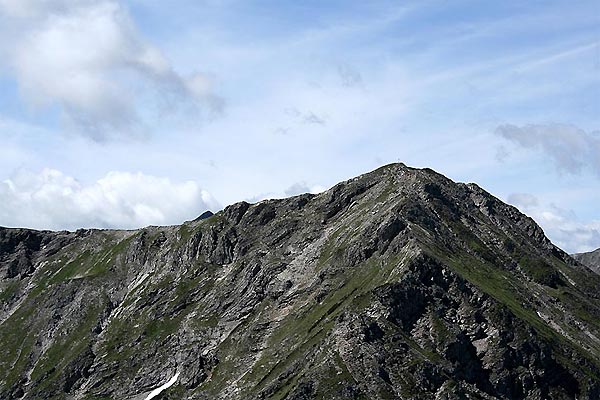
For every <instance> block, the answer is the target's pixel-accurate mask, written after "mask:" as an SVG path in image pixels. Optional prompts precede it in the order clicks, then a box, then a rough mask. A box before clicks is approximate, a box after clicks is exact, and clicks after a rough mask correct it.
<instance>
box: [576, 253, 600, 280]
mask: <svg viewBox="0 0 600 400" xmlns="http://www.w3.org/2000/svg"><path fill="white" fill-rule="evenodd" d="M572 257H573V258H574V259H576V260H577V261H579V262H580V263H582V264H583V265H585V266H587V267H589V268H590V269H591V270H592V271H594V272H595V273H597V274H600V249H596V250H594V251H590V252H588V253H577V254H573V255H572Z"/></svg>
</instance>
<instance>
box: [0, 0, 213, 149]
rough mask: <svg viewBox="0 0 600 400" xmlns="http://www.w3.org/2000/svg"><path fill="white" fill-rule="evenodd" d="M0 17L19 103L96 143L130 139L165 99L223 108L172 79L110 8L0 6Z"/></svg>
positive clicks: (203, 87)
mask: <svg viewBox="0 0 600 400" xmlns="http://www.w3.org/2000/svg"><path fill="white" fill-rule="evenodd" d="M0 13H3V14H4V16H5V17H7V18H8V19H9V20H10V21H12V22H13V23H14V24H15V25H16V26H17V28H16V32H17V33H18V38H16V40H14V43H13V44H12V46H11V51H10V52H9V54H10V55H11V57H12V60H11V61H12V63H11V64H12V65H11V66H12V69H13V72H14V74H15V76H16V78H17V80H18V83H19V87H20V90H21V92H22V95H23V96H24V98H26V99H27V100H28V101H29V102H30V103H32V104H34V105H36V106H56V105H57V106H58V107H59V108H60V109H61V111H62V113H63V116H64V117H65V118H66V120H67V121H66V122H68V123H69V124H74V125H75V126H76V128H78V131H82V132H83V133H85V134H87V135H89V136H91V137H93V138H95V139H104V138H106V137H107V136H111V135H113V134H115V133H117V132H118V133H120V134H123V133H130V134H131V133H132V132H134V131H135V129H134V128H135V127H136V125H138V124H139V123H142V124H143V123H144V122H148V123H150V122H151V121H145V117H144V116H142V115H140V114H141V113H142V112H143V111H145V112H147V110H148V108H149V107H150V109H151V110H152V109H157V108H161V107H164V104H162V103H164V102H165V101H166V100H165V99H168V101H169V102H170V104H169V107H171V109H172V108H173V107H172V105H173V104H172V103H173V100H175V101H179V102H185V103H190V104H192V105H194V106H200V105H205V106H208V107H209V108H210V107H212V108H219V107H222V104H221V102H219V101H217V100H218V99H219V98H218V96H216V95H215V94H214V93H213V87H212V82H211V79H210V78H209V77H208V76H206V75H204V74H202V73H200V72H195V73H193V74H192V75H191V76H190V77H183V76H181V75H180V74H178V73H177V72H175V71H174V69H173V67H172V66H171V64H170V62H169V61H168V60H167V59H166V57H165V56H164V54H163V53H162V52H161V51H160V50H159V49H158V48H156V47H155V46H153V45H152V44H150V43H148V42H147V41H145V40H144V39H143V38H142V37H141V36H140V35H139V33H138V32H137V29H136V27H135V24H134V23H133V21H132V19H131V18H130V17H129V14H128V12H127V10H126V9H125V8H124V7H123V6H122V5H121V4H120V3H119V2H117V1H115V0H100V1H89V0H76V1H65V0H55V1H51V0H50V1H43V0H27V1H25V2H22V1H21V0H19V1H15V0H0ZM142 110H143V111H142ZM171 111H172V110H171ZM148 114H152V112H150V113H148Z"/></svg>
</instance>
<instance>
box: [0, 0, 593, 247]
mask: <svg viewBox="0 0 600 400" xmlns="http://www.w3.org/2000/svg"><path fill="white" fill-rule="evenodd" d="M599 122H600V5H599V3H598V2H597V1H568V2H567V1H528V2H522V1H505V2H481V1H442V0H431V1H427V0H425V1H414V2H411V1H406V2H392V1H370V2H352V1H350V2H349V1H343V2H342V1H328V2H322V1H305V2H287V1H238V0H222V1H217V0H207V1H176V0H174V1H171V2H164V1H157V0H150V1H148V0H144V1H142V0H129V1H117V0H96V1H93V0H45V1H43V0H0V140H1V141H2V145H1V146H0V225H5V226H27V227H33V228H49V229H75V228H77V227H81V226H86V227H123V228H133V227H139V226H144V225H147V224H174V223H180V222H181V221H183V220H185V219H192V218H194V217H195V216H196V215H198V214H200V213H201V212H202V211H204V210H205V209H207V208H210V209H213V210H216V209H219V208H220V207H223V206H225V205H227V204H230V203H233V202H236V201H240V200H250V201H257V200H260V199H263V198H268V197H283V196H287V195H292V194H297V193H299V192H303V191H313V192H317V191H320V190H323V189H325V188H328V187H330V186H331V185H333V184H335V183H336V182H338V181H340V180H343V179H347V178H350V177H352V176H355V175H358V174H361V173H364V172H366V171H369V170H372V169H374V168H377V167H378V166H380V165H382V164H386V163H389V162H395V161H402V162H404V163H406V164H408V165H412V166H417V167H431V168H434V169H436V170H437V171H439V172H441V173H443V174H445V175H447V176H449V177H450V178H452V179H455V180H459V181H468V182H477V183H478V184H480V185H481V186H482V187H484V188H485V189H487V190H488V191H490V192H491V193H493V194H494V195H496V196H498V197H499V198H501V199H502V200H505V201H508V202H510V203H511V204H514V205H516V206H518V207H519V208H520V209H521V210H522V211H523V212H525V213H527V214H528V215H530V216H532V217H533V218H534V219H536V221H538V223H540V225H541V226H542V227H543V228H544V230H545V231H546V233H547V234H548V236H549V237H550V238H551V239H552V240H553V241H554V242H555V243H557V244H558V245H559V246H561V247H563V248H564V249H566V250H568V251H584V250H590V249H593V248H597V247H600V210H599V208H598V207H597V204H600V134H599V133H598V131H599V130H600V124H599Z"/></svg>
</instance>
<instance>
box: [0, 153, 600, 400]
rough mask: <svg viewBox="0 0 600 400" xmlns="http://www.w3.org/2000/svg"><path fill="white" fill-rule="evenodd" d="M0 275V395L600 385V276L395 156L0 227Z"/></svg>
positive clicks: (510, 217)
mask: <svg viewBox="0 0 600 400" xmlns="http://www.w3.org/2000/svg"><path fill="white" fill-rule="evenodd" d="M0 285H1V286H0V290H1V292H0V299H1V301H2V302H1V303H0V398H7V399H21V398H22V399H50V398H69V399H107V398H114V399H145V398H146V396H147V394H148V393H150V392H151V391H152V390H153V389H155V388H157V387H160V386H161V385H163V384H165V383H166V382H168V381H169V380H170V379H171V378H173V377H174V376H176V374H179V375H177V380H176V382H175V383H174V384H173V385H172V386H170V387H169V388H168V389H165V390H164V392H162V393H161V394H160V396H161V397H160V398H162V399H270V398H273V399H282V398H287V399H313V398H327V399H377V398H393V399H456V398H473V399H476V398H477V399H495V398H501V399H525V398H527V399H572V398H578V399H597V398H599V396H600V382H599V378H598V377H599V376H600V339H599V338H600V299H599V296H600V290H599V289H600V276H598V275H596V274H594V273H592V272H591V271H590V270H589V269H587V268H585V267H582V266H581V265H580V264H578V263H577V262H576V261H574V260H573V259H571V258H570V257H569V256H568V255H567V254H565V253H564V252H562V251H561V250H560V249H558V248H556V247H554V246H553V245H552V243H550V241H549V240H548V239H547V238H546V237H545V236H544V234H543V232H542V230H541V229H540V228H539V227H538V226H537V225H536V224H535V223H534V222H533V220H531V219H530V218H528V217H526V216H524V215H522V214H521V213H519V212H518V210H517V209H515V208H514V207H511V206H509V205H506V204H504V203H502V202H501V201H499V200H498V199H496V198H494V197H493V196H491V195H490V194H488V193H486V192H485V191H484V190H482V189H481V188H479V187H478V186H476V185H474V184H468V185H465V184H457V183H454V182H452V181H450V180H448V179H447V178H445V177H443V176H441V175H439V174H437V173H435V172H433V171H431V170H417V169H412V168H408V167H406V166H404V165H402V164H394V165H390V166H386V167H383V168H380V169H378V170H376V171H373V172H371V173H369V174H365V175H362V176H360V177H358V178H355V179H352V180H350V181H347V182H344V183H341V184H339V185H336V186H335V187H334V188H332V189H331V190H329V191H327V192H325V193H322V194H320V195H316V196H315V195H308V194H307V195H301V196H296V197H292V198H289V199H283V200H270V201H264V202H261V203H258V204H254V205H251V204H248V203H238V204H234V205H232V206H229V207H227V208H226V209H225V210H223V211H221V212H219V213H217V214H215V215H208V214H207V215H203V216H202V218H197V219H196V220H194V221H190V222H186V223H184V224H183V225H180V226H172V227H149V228H145V229H142V230H137V231H99V230H81V231H77V232H74V233H68V232H36V231H30V230H21V229H0Z"/></svg>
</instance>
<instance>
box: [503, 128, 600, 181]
mask: <svg viewBox="0 0 600 400" xmlns="http://www.w3.org/2000/svg"><path fill="white" fill-rule="evenodd" d="M495 133H496V134H497V135H499V136H501V137H503V138H505V139H507V140H509V141H511V142H513V143H514V144H516V145H518V146H521V147H523V148H525V149H530V150H537V151H540V152H542V153H543V154H544V155H546V156H547V157H548V158H550V160H551V161H552V162H553V163H554V165H555V166H556V168H557V169H558V170H559V171H560V172H567V173H570V174H578V173H581V172H583V171H584V170H589V171H591V172H592V173H594V174H596V175H598V176H599V177H600V135H598V132H586V131H584V130H582V129H579V128H577V127H575V126H573V125H563V124H548V125H525V126H523V127H518V126H515V125H501V126H499V127H498V128H496V132H495Z"/></svg>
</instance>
